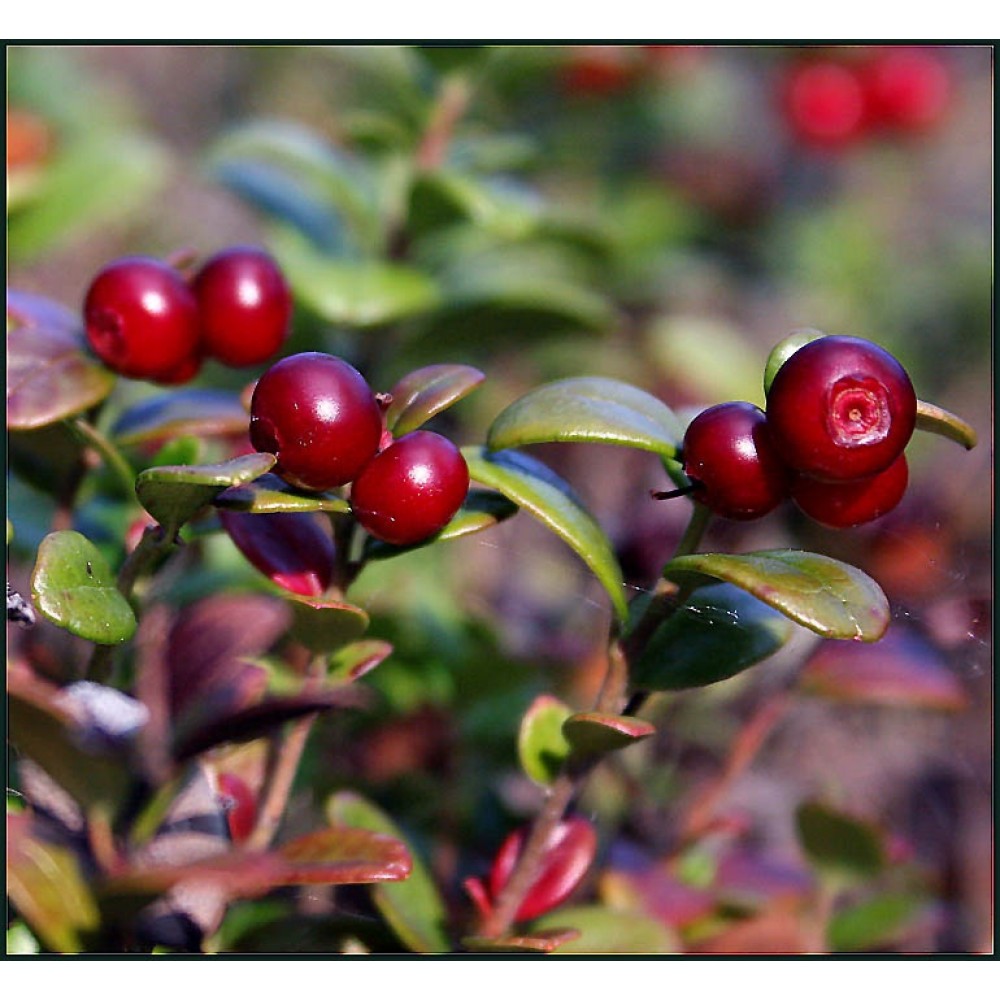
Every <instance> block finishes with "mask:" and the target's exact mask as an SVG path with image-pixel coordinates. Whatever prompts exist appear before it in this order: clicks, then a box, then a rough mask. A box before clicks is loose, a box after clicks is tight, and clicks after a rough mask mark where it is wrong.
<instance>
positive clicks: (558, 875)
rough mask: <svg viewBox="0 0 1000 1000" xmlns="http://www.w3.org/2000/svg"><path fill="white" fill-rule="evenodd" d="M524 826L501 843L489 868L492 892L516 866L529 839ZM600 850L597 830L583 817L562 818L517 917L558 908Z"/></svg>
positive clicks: (495, 892)
mask: <svg viewBox="0 0 1000 1000" xmlns="http://www.w3.org/2000/svg"><path fill="white" fill-rule="evenodd" d="M526 834H527V831H526V830H525V829H523V828H522V829H519V830H515V831H514V832H513V833H512V834H511V835H510V836H509V837H507V839H506V840H505V841H504V842H503V844H502V845H501V846H500V850H499V851H497V854H496V857H495V858H494V860H493V867H492V868H491V870H490V879H489V884H490V895H491V896H492V898H493V900H496V898H497V897H498V896H499V895H500V892H501V891H502V890H503V888H504V886H505V885H506V884H507V881H508V880H509V879H510V876H511V873H512V872H513V870H514V865H515V864H516V863H517V860H518V858H519V857H520V854H521V851H522V850H523V848H524V842H525V840H526V839H527V836H526ZM596 853H597V834H596V833H595V831H594V827H593V826H592V825H591V824H590V823H588V822H587V820H585V819H582V818H580V817H574V818H571V819H567V820H563V822H561V823H560V824H559V825H558V826H556V827H555V829H554V830H553V831H552V836H551V837H550V839H549V842H548V845H547V846H546V850H545V854H544V857H543V860H542V865H541V870H540V871H539V873H538V875H537V877H536V878H535V881H534V882H533V883H532V884H531V887H530V888H529V889H528V891H527V892H526V893H525V895H524V899H523V901H522V902H521V905H520V907H519V908H518V910H517V913H516V914H515V915H514V919H515V920H533V919H534V918H535V917H540V916H541V915H542V914H543V913H548V911H549V910H553V909H555V908H556V907H557V906H559V905H560V904H561V903H563V902H565V900H566V899H567V898H568V897H569V896H570V895H571V894H572V892H573V890H574V889H576V887H577V886H578V885H579V884H580V882H581V881H582V879H583V877H584V875H586V874H587V869H588V868H590V866H591V864H592V863H593V860H594V856H595V854H596Z"/></svg>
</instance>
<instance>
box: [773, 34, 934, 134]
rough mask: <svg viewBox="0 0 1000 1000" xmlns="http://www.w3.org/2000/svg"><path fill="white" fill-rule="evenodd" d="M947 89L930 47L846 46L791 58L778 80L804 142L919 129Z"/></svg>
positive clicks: (926, 123) (789, 114)
mask: <svg viewBox="0 0 1000 1000" xmlns="http://www.w3.org/2000/svg"><path fill="white" fill-rule="evenodd" d="M950 91H951V78H950V74H949V72H948V67H947V66H946V64H945V62H944V61H943V60H942V59H941V56H940V54H939V53H938V52H937V51H936V50H935V49H933V48H920V47H913V46H900V47H892V46H887V47H878V48H872V49H865V48H860V49H858V48H852V49H847V50H845V52H844V53H843V54H842V55H841V56H839V57H836V56H820V57H816V58H811V59H807V60H802V61H799V62H797V63H796V64H795V65H794V66H792V68H791V69H790V70H789V72H788V74H787V76H786V78H785V79H784V81H783V89H782V98H783V103H784V110H785V115H786V117H787V120H788V123H789V125H790V127H791V128H792V130H793V131H794V133H795V135H796V136H797V137H798V138H799V139H801V140H802V141H803V142H806V143H808V144H810V145H816V146H846V145H849V144H851V143H853V142H856V141H858V140H860V139H862V138H864V137H865V136H867V135H870V134H872V133H874V132H879V131H880V132H894V133H897V134H899V133H911V132H920V131H923V130H924V129H926V128H928V127H930V126H932V125H934V124H936V123H937V122H938V121H939V120H940V118H941V116H942V114H943V113H944V110H945V108H946V107H947V104H948V100H949V97H950Z"/></svg>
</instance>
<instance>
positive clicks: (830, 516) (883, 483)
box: [792, 455, 909, 528]
mask: <svg viewBox="0 0 1000 1000" xmlns="http://www.w3.org/2000/svg"><path fill="white" fill-rule="evenodd" d="M908 478H909V473H908V470H907V466H906V457H905V456H904V455H900V456H899V458H897V459H896V461H895V462H893V463H892V465H890V466H889V468H888V469H884V470H883V471H882V472H877V473H876V474H875V475H874V476H870V477H868V478H867V479H855V480H853V481H852V482H848V483H830V482H824V481H823V480H820V479H810V478H809V477H808V476H797V477H796V478H795V481H794V482H793V483H792V499H793V500H794V501H795V503H796V504H797V505H798V507H799V509H800V510H801V511H802V512H803V513H804V514H808V515H809V516H810V517H811V518H812V519H813V520H814V521H819V523H820V524H825V525H826V526H827V527H828V528H853V527H856V526H857V525H859V524H867V523H868V522H869V521H874V520H875V519H876V518H877V517H881V516H882V515H883V514H888V513H889V511H890V510H893V509H894V508H895V507H896V506H897V505H898V504H899V501H900V500H902V499H903V494H904V493H905V492H906V483H907V480H908Z"/></svg>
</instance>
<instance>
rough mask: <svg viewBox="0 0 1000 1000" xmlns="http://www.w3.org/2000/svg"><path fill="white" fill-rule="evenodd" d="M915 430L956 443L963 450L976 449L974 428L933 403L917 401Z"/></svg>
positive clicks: (976, 438)
mask: <svg viewBox="0 0 1000 1000" xmlns="http://www.w3.org/2000/svg"><path fill="white" fill-rule="evenodd" d="M917 430H920V431H928V432H930V433H931V434H940V435H941V437H946V438H948V439H949V440H951V441H957V442H958V443H959V444H960V445H961V446H962V447H963V448H965V449H967V450H968V449H972V448H975V447H976V441H977V440H978V437H977V435H976V431H975V428H974V427H970V426H969V424H967V423H966V422H965V421H964V420H963V419H962V418H961V417H958V416H956V415H955V414H954V413H949V412H948V411H947V410H945V409H942V408H941V407H940V406H935V405H934V404H933V403H925V402H924V401H923V400H922V399H918V400H917Z"/></svg>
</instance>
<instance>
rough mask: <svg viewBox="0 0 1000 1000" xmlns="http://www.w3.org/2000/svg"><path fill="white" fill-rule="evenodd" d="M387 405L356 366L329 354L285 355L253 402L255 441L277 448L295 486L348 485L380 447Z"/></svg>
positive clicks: (261, 447) (260, 447) (281, 469)
mask: <svg viewBox="0 0 1000 1000" xmlns="http://www.w3.org/2000/svg"><path fill="white" fill-rule="evenodd" d="M381 436H382V411H381V409H380V408H379V405H378V402H377V400H376V399H375V394H374V393H373V392H372V390H371V388H370V387H369V385H368V383H367V382H366V381H365V379H364V377H363V376H362V375H361V373H360V372H358V371H357V369H355V368H353V367H352V366H351V365H349V364H348V363H347V362H346V361H343V360H341V359H340V358H335V357H333V355H330V354H321V353H319V352H316V351H309V352H306V353H304V354H293V355H291V356H290V357H287V358H282V359H281V360H280V361H278V362H277V363H276V364H274V365H272V366H271V367H270V368H269V369H268V370H267V371H266V372H265V373H264V374H263V375H262V376H261V377H260V379H259V381H258V382H257V385H256V387H255V388H254V391H253V397H252V398H251V400H250V441H251V443H252V444H253V446H254V448H256V449H257V451H265V452H271V453H273V454H274V455H276V456H277V459H278V462H277V464H276V465H275V468H274V471H275V472H276V473H277V474H278V475H279V476H281V477H282V478H283V479H285V480H287V481H288V482H290V483H292V484H293V485H295V486H301V487H302V488H303V489H307V490H317V491H322V490H328V489H332V488H333V487H334V486H342V485H343V484H344V483H349V482H350V481H351V480H352V479H354V477H355V476H357V474H358V473H359V472H360V471H361V470H362V468H364V466H365V465H366V464H367V462H368V461H369V460H370V459H371V458H372V457H373V456H374V455H375V452H376V451H377V450H378V445H379V439H380V438H381Z"/></svg>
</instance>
